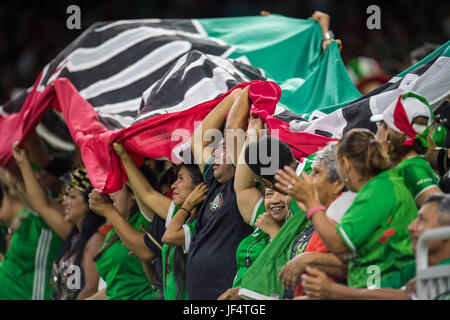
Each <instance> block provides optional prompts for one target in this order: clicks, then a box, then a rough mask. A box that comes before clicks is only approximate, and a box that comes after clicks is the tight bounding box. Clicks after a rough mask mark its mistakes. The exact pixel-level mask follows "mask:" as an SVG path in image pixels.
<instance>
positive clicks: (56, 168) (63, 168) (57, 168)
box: [44, 157, 72, 178]
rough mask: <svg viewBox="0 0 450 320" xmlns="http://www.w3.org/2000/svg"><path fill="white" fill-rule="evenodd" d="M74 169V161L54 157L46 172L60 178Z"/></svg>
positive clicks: (46, 167)
mask: <svg viewBox="0 0 450 320" xmlns="http://www.w3.org/2000/svg"><path fill="white" fill-rule="evenodd" d="M71 168H72V159H70V158H67V157H54V158H53V159H52V160H50V162H49V163H48V164H47V165H46V166H45V168H44V170H45V171H46V172H48V173H50V174H51V175H52V176H54V177H56V178H58V177H60V176H62V175H63V174H64V173H66V172H67V171H69V170H71Z"/></svg>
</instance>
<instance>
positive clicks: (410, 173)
mask: <svg viewBox="0 0 450 320" xmlns="http://www.w3.org/2000/svg"><path fill="white" fill-rule="evenodd" d="M395 171H397V173H398V175H399V176H400V177H403V179H404V180H405V185H406V187H407V188H408V189H409V191H410V192H411V195H412V196H413V198H414V200H416V199H417V197H419V196H420V195H421V194H422V193H423V192H425V191H426V190H428V189H430V188H432V187H438V184H439V181H438V178H437V176H436V174H435V173H434V172H433V169H432V168H431V166H430V164H429V163H428V161H427V159H426V158H425V157H424V156H422V155H418V156H415V157H411V158H409V159H405V160H403V161H401V162H400V163H399V164H398V165H397V166H396V167H395Z"/></svg>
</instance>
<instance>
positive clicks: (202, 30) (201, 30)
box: [191, 19, 208, 37]
mask: <svg viewBox="0 0 450 320" xmlns="http://www.w3.org/2000/svg"><path fill="white" fill-rule="evenodd" d="M191 22H192V24H193V26H194V27H195V29H196V30H197V32H198V33H199V34H201V35H202V36H204V37H207V36H208V33H207V32H206V30H205V28H203V26H202V25H201V23H200V22H199V21H198V20H196V19H191Z"/></svg>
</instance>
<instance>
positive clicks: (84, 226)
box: [58, 188, 106, 267]
mask: <svg viewBox="0 0 450 320" xmlns="http://www.w3.org/2000/svg"><path fill="white" fill-rule="evenodd" d="M91 190H92V188H91V189H90V190H88V191H86V192H82V194H83V197H84V201H85V202H86V203H88V199H89V198H88V196H89V192H90V191H91ZM105 222H106V219H105V218H104V217H101V216H99V215H97V214H95V213H94V212H93V211H91V210H90V209H88V212H86V216H85V217H84V219H83V221H82V223H81V232H80V230H78V228H77V227H76V226H73V227H72V230H71V231H70V234H69V236H68V237H67V239H66V241H65V242H64V246H63V250H62V252H61V255H60V256H59V258H58V261H59V260H61V259H62V258H70V257H71V256H73V255H74V254H75V260H74V264H75V265H77V266H80V267H81V261H82V259H83V253H84V249H85V247H86V244H87V243H88V241H89V240H90V239H91V237H92V236H93V235H94V234H95V233H96V232H97V231H98V228H100V226H101V225H103V224H104V223H105ZM77 236H78V237H77Z"/></svg>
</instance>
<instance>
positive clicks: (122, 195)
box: [109, 185, 134, 216]
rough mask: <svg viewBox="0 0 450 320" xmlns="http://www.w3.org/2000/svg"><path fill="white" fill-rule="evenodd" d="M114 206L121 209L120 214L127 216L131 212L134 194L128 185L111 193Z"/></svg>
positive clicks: (118, 209)
mask: <svg viewBox="0 0 450 320" xmlns="http://www.w3.org/2000/svg"><path fill="white" fill-rule="evenodd" d="M109 197H110V198H111V200H112V202H113V205H114V207H116V209H117V211H119V213H120V215H122V216H126V215H128V214H130V213H131V212H130V209H131V207H132V205H133V201H134V199H133V194H132V193H130V191H129V190H128V188H127V186H126V185H123V187H122V189H120V190H119V191H116V192H113V193H110V194H109Z"/></svg>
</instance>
